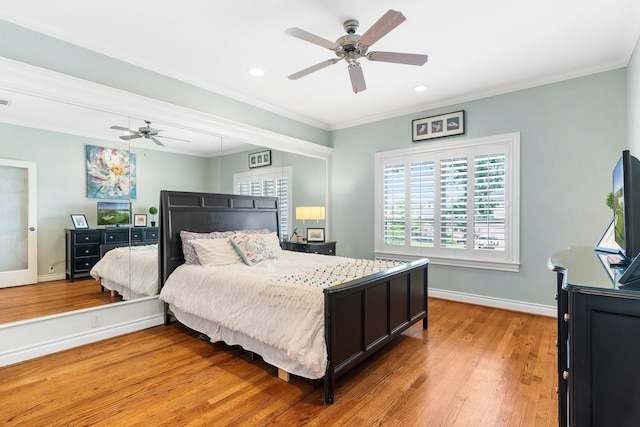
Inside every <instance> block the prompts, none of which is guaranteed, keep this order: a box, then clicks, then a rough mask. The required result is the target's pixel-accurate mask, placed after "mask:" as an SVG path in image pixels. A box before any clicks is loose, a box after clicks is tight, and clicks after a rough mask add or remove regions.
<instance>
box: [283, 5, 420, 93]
mask: <svg viewBox="0 0 640 427" xmlns="http://www.w3.org/2000/svg"><path fill="white" fill-rule="evenodd" d="M406 19H407V18H405V17H404V15H403V14H402V13H401V12H398V11H395V10H389V11H387V13H385V14H384V15H382V17H381V18H380V19H378V21H377V22H376V23H375V24H373V26H372V27H371V28H369V29H368V30H367V31H365V33H364V34H363V35H358V34H356V32H357V31H358V26H359V25H360V23H359V22H358V21H356V20H355V19H349V20H347V21H345V22H344V24H343V26H344V30H345V31H346V32H347V35H346V36H342V37H340V38H339V39H338V40H336V42H335V43H334V42H332V41H329V40H327V39H325V38H322V37H319V36H316V35H315V34H311V33H309V32H307V31H305V30H301V29H300V28H297V27H292V28H287V29H286V30H285V34H288V35H290V36H293V37H296V38H299V39H301V40H305V41H308V42H310V43H314V44H317V45H319V46H322V47H326V48H327V49H329V50H332V51H333V52H335V54H336V56H337V58H332V59H329V60H326V61H323V62H320V63H319V64H316V65H312V66H311V67H308V68H305V69H304V70H301V71H298V72H297V73H294V74H291V75H290V76H289V79H290V80H297V79H299V78H301V77H304V76H306V75H307V74H311V73H313V72H314V71H318V70H321V69H323V68H325V67H328V66H329V65H333V64H335V63H337V62H339V61H340V60H342V59H344V60H345V61H346V62H347V63H348V64H349V66H348V68H349V76H350V78H351V86H352V87H353V92H354V93H358V92H362V91H363V90H365V89H366V88H367V85H366V84H365V82H364V75H363V74H362V68H361V67H360V63H359V62H358V59H360V58H367V59H368V60H369V61H382V62H394V63H397V64H407V65H424V64H425V63H426V62H427V59H428V56H427V55H419V54H414V53H399V52H369V53H367V50H368V49H369V48H370V47H371V45H373V44H374V43H375V42H377V41H378V40H380V39H381V38H382V37H384V36H385V35H387V33H389V32H390V31H391V30H393V29H394V28H396V27H397V26H398V25H400V24H402V23H403V22H404V21H405V20H406Z"/></svg>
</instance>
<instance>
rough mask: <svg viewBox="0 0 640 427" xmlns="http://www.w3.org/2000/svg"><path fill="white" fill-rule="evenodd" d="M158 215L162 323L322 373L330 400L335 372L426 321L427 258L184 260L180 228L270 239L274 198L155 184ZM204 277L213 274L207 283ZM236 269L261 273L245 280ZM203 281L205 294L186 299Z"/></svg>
mask: <svg viewBox="0 0 640 427" xmlns="http://www.w3.org/2000/svg"><path fill="white" fill-rule="evenodd" d="M160 217H161V229H160V244H159V245H160V247H159V254H160V272H159V280H160V284H161V289H162V290H161V293H160V298H161V299H162V300H163V301H165V307H166V312H165V315H166V316H165V323H166V324H169V323H170V322H171V321H172V320H174V319H175V320H177V321H179V322H181V323H183V324H185V325H186V326H188V327H189V328H191V329H194V330H196V331H199V332H201V333H204V334H206V335H207V336H208V337H209V338H210V339H211V340H212V341H224V342H225V343H227V344H229V345H235V344H238V345H241V346H242V347H243V348H245V349H247V350H249V351H252V352H255V353H257V354H259V355H261V356H262V357H263V359H264V360H265V361H267V362H268V363H270V364H272V365H274V366H276V367H277V368H278V375H279V376H280V377H282V378H285V379H286V378H287V377H288V375H289V374H290V373H292V374H295V375H300V376H302V377H305V378H312V379H315V378H320V377H322V378H323V379H324V401H325V403H326V404H331V403H333V400H334V391H335V382H336V380H337V379H338V378H340V377H341V376H342V375H344V374H345V373H346V372H348V371H349V370H351V369H352V368H353V367H355V366H357V365H358V364H359V363H360V362H362V361H363V360H365V359H366V358H367V357H369V356H370V355H371V354H373V353H375V352H376V351H377V350H379V349H380V348H382V347H383V346H384V345H385V344H387V343H388V342H390V341H391V340H392V339H393V338H394V337H396V336H397V335H399V334H401V333H402V332H403V331H404V330H406V329H407V328H409V327H410V326H412V325H414V324H415V323H417V322H420V321H422V326H423V328H425V329H426V328H427V289H428V288H427V272H428V261H427V260H426V259H422V260H418V261H413V262H409V263H394V262H383V261H365V260H350V259H347V258H341V257H329V256H325V255H314V254H303V253H294V252H288V251H283V252H282V253H278V256H277V257H274V258H275V259H268V260H267V261H265V262H260V263H256V264H255V265H252V266H251V267H248V266H245V267H244V270H243V271H244V272H245V273H238V270H234V268H232V267H231V266H229V265H209V266H207V267H204V266H202V265H194V264H193V263H187V262H185V254H184V251H183V241H182V240H183V239H182V238H181V232H183V233H184V232H189V233H202V234H206V233H224V232H227V233H229V232H232V233H233V232H234V231H237V230H245V231H246V230H260V232H261V233H262V234H263V235H264V236H265V237H263V239H262V240H261V241H264V242H268V241H269V239H272V238H273V236H274V235H275V237H276V238H277V231H278V208H277V199H276V198H275V197H252V196H239V195H228V194H211V193H193V192H175V191H162V192H161V197H160ZM233 234H235V233H233ZM243 234H244V232H243ZM183 235H184V234H183ZM249 236H253V234H249ZM267 236H269V237H268V238H267ZM246 239H249V238H248V237H247V238H246ZM228 240H229V241H231V240H233V239H232V238H230V237H229V238H228ZM216 250H218V249H216ZM187 258H189V255H188V256H187ZM348 263H356V264H357V263H364V264H362V265H359V266H358V265H355V264H354V265H351V266H346V264H348ZM345 269H346V270H345ZM353 269H355V270H360V274H356V273H354V272H353V271H355V270H353ZM319 270H323V271H325V274H327V275H328V276H324V277H321V278H320V279H319V282H322V284H319V285H318V286H301V287H298V286H296V285H297V284H298V282H299V281H303V280H308V279H309V274H310V273H311V274H316V273H317V272H318V271H319ZM295 271H298V272H300V273H301V274H297V273H295ZM336 271H339V272H341V273H345V271H346V273H345V274H346V275H345V276H344V277H343V278H342V279H340V280H337V281H334V282H331V281H330V284H329V285H328V286H327V285H326V283H325V282H326V277H331V276H334V275H335V274H336ZM362 274H364V275H363V276H362V277H358V276H359V275H362ZM207 276H208V277H214V278H216V279H217V280H218V281H217V282H216V283H215V285H211V284H210V282H207V281H208V280H211V279H210V278H207ZM243 276H253V277H254V278H255V277H258V278H259V279H260V280H257V281H255V280H254V281H253V282H251V283H249V282H245V281H244V280H243ZM352 277H358V278H356V279H353V280H350V279H351V278H352ZM345 278H346V279H345ZM331 283H336V284H331ZM246 286H250V288H246ZM247 289H251V290H250V291H247ZM203 290H204V292H205V294H206V297H204V296H203V295H202V294H197V296H196V298H189V296H190V295H193V294H195V293H196V292H202V291H203ZM209 299H210V300H209ZM216 300H218V301H217V302H216ZM185 301H186V302H185ZM220 301H223V302H222V305H220ZM234 301H235V302H234ZM208 304H211V306H210V307H207V305H208ZM215 304H218V305H215ZM234 304H235V305H234ZM194 305H195V306H197V307H195V306H194ZM211 307H216V308H215V309H211ZM212 313H213V314H212ZM296 316H298V317H296ZM299 316H302V317H299ZM212 319H213V320H212ZM252 325H253V326H252ZM262 329H264V330H269V331H271V332H276V335H283V336H284V338H282V339H283V340H284V342H285V343H287V345H285V346H283V345H282V343H281V342H280V341H277V339H276V338H273V337H271V336H264V335H261V334H260V330H262ZM278 339H280V338H278ZM307 347H313V350H310V352H309V353H310V354H309V355H307V354H304V355H303V356H302V358H301V357H299V356H300V355H299V354H298V353H300V352H301V351H300V349H302V350H305V349H306V348H307ZM318 349H320V353H322V354H321V355H320V356H318V354H317V351H316V350H318ZM305 351H306V350H305ZM302 353H304V351H302ZM307 356H308V358H309V360H306V358H307Z"/></svg>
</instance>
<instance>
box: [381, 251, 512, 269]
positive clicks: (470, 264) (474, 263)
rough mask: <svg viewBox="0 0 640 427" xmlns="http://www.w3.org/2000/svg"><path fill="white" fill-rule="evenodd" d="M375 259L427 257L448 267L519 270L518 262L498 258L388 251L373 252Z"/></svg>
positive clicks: (434, 263) (433, 263)
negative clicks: (486, 258) (440, 255)
mask: <svg viewBox="0 0 640 427" xmlns="http://www.w3.org/2000/svg"><path fill="white" fill-rule="evenodd" d="M374 256H375V258H376V259H389V260H398V261H415V260H417V259H422V258H428V259H429V264H431V265H446V266H449V267H466V268H479V269H482V270H497V271H507V272H511V273H518V272H519V271H520V263H519V262H508V261H500V260H471V259H459V258H447V257H437V256H428V257H425V256H418V255H407V254H400V253H390V252H374Z"/></svg>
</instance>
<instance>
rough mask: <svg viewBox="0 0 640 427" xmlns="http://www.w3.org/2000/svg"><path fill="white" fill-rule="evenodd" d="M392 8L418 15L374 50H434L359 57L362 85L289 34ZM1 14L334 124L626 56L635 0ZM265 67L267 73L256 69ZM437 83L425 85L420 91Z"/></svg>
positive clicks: (32, 8)
mask: <svg viewBox="0 0 640 427" xmlns="http://www.w3.org/2000/svg"><path fill="white" fill-rule="evenodd" d="M389 8H393V9H395V10H399V11H401V12H402V13H403V14H404V15H405V16H406V18H407V19H406V21H405V22H404V23H402V24H400V26H398V27H397V28H396V29H395V30H393V31H391V32H390V33H389V34H388V35H387V36H385V37H383V38H382V39H381V40H379V41H378V42H377V43H375V44H374V45H373V47H371V49H370V51H371V50H374V51H375V50H381V51H399V52H408V53H426V54H428V55H429V61H428V62H427V63H426V64H425V65H424V66H422V67H415V66H409V65H400V64H389V63H382V62H370V61H367V60H366V59H365V60H361V64H362V67H363V70H364V76H365V79H366V82H367V87H368V89H367V90H366V91H364V92H361V93H358V94H354V93H353V92H352V90H351V84H350V81H349V76H348V72H347V68H346V64H345V63H344V62H339V63H338V64H336V65H333V66H330V67H328V68H325V69H322V70H320V71H317V72H316V73H313V74H311V75H308V76H306V77H303V78H302V79H300V80H296V81H292V80H288V79H287V76H288V75H290V74H292V73H294V72H297V71H299V70H301V69H303V68H306V67H308V66H311V65H313V64H316V63H319V62H321V61H324V60H327V59H331V58H333V57H335V55H334V54H333V52H331V51H329V50H327V49H325V48H322V47H320V46H317V45H314V44H311V43H308V42H304V41H302V40H299V39H296V38H293V37H290V36H287V35H285V34H284V30H285V29H286V28H288V27H293V26H297V27H300V28H302V29H304V30H307V31H309V32H311V33H314V34H316V35H318V36H321V37H323V38H326V39H329V40H332V41H333V40H335V39H337V38H338V37H340V36H342V35H344V30H343V28H342V23H343V22H344V21H345V20H346V19H350V18H355V19H358V20H359V21H360V25H361V27H360V31H359V33H360V34H362V33H363V32H364V31H366V29H368V28H369V27H370V26H371V25H372V24H373V23H374V22H375V21H376V20H377V19H378V18H379V17H381V16H382V15H383V14H384V13H385V12H386V11H387V10H388V9H389ZM0 19H4V20H6V21H9V22H13V23H16V24H18V25H21V26H24V27H28V28H31V29H33V30H35V31H39V32H42V33H45V34H48V35H50V36H53V37H56V38H59V39H62V40H65V41H68V42H70V43H73V44H76V45H78V46H82V47H85V48H88V49H91V50H93V51H97V52H100V53H103V54H105V55H108V56H111V57H114V58H117V59H120V60H123V61H126V62H129V63H132V64H135V65H137V66H140V67H143V68H147V69H150V70H154V71H156V72H159V73H162V74H165V75H167V76H170V77H173V78H176V79H179V80H183V81H185V82H189V83H191V84H195V85H197V86H200V87H203V88H206V89H209V90H211V91H214V92H217V93H220V94H223V95H226V96H230V97H233V98H235V99H238V100H241V101H243V102H246V103H249V104H252V105H256V106H259V107H261V108H264V109H267V110H270V111H274V112H277V113H280V114H283V115H285V116H287V117H292V118H295V119H298V120H301V121H304V122H306V123H310V124H313V125H316V126H319V127H321V128H325V129H337V128H342V127H347V126H351V125H355V124H361V123H367V122H370V121H372V120H379V119H382V118H387V117H392V116H398V115H402V114H411V113H414V112H418V111H424V110H427V109H430V108H436V107H441V106H446V105H450V104H452V103H456V102H462V101H467V100H472V99H477V98H481V97H486V96H491V95H496V94H500V93H505V92H509V91H513V90H518V89H524V88H528V87H533V86H537V85H541V84H546V83H551V82H555V81H560V80H564V79H568V78H573V77H578V76H582V75H588V74H592V73H596V72H601V71H606V70H611V69H615V68H619V67H624V66H626V65H627V63H628V60H629V57H630V55H631V53H632V51H633V48H634V46H635V43H636V41H637V39H638V35H639V34H640V2H638V1H637V0H615V1H611V0H560V1H558V0H535V1H534V0H485V1H478V0H450V1H442V0H440V1H425V0H422V1H416V0H397V1H394V2H383V1H381V0H340V1H337V0H306V1H301V0H271V1H256V0H234V1H226V2H217V1H210V0H190V1H188V2H183V1H177V0H93V1H86V0H2V7H1V8H0ZM253 67H259V68H262V69H264V71H265V75H264V76H262V77H252V76H250V75H249V74H248V73H247V70H248V69H250V68H253ZM417 85H426V86H427V87H428V89H427V90H426V91H425V92H420V93H418V92H415V91H413V88H414V87H415V86H417Z"/></svg>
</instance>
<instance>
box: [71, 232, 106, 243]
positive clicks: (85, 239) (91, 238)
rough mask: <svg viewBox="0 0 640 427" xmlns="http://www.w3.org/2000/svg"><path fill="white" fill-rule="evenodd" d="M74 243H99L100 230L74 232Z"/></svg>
mask: <svg viewBox="0 0 640 427" xmlns="http://www.w3.org/2000/svg"><path fill="white" fill-rule="evenodd" d="M73 238H74V243H75V244H76V245H82V244H85V243H86V244H91V243H93V244H98V243H100V232H99V231H85V232H78V231H76V232H75V233H73Z"/></svg>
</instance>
